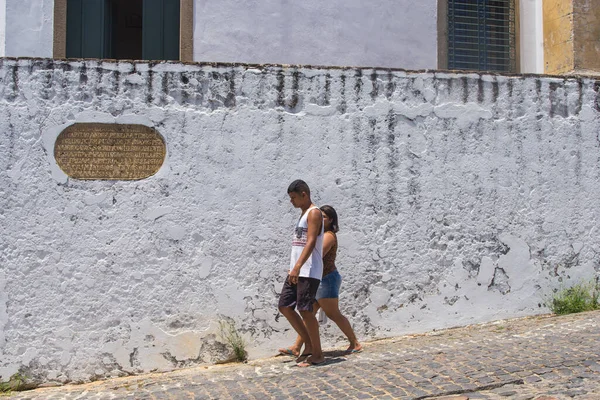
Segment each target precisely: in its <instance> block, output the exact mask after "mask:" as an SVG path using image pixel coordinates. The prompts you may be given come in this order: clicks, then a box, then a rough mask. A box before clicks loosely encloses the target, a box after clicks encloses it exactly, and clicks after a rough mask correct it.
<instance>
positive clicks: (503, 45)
mask: <svg viewBox="0 0 600 400" xmlns="http://www.w3.org/2000/svg"><path fill="white" fill-rule="evenodd" d="M448 68H450V69H465V70H469V69H472V70H483V71H499V72H515V71H516V39H515V7H514V0H449V1H448Z"/></svg>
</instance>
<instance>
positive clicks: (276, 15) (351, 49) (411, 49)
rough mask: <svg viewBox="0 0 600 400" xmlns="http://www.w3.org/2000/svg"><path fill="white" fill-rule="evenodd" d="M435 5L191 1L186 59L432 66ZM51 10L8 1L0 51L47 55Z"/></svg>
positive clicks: (40, 0)
mask: <svg viewBox="0 0 600 400" xmlns="http://www.w3.org/2000/svg"><path fill="white" fill-rule="evenodd" d="M3 1H6V0H3ZM436 7H437V0H424V1H419V2H414V1H411V0H376V1H374V2H370V3H368V4H367V3H365V2H363V1H360V0H344V1H342V0H332V1H327V2H323V1H319V0H308V1H302V2H293V1H280V0H263V1H255V0H246V1H233V0H223V1H218V2H214V1H212V2H211V1H205V0H196V2H195V4H194V10H195V13H194V60H196V61H231V62H243V63H284V64H312V65H344V66H356V65H366V66H383V67H403V68H409V69H420V68H436V57H437V50H436V49H437V33H436V32H437V27H436V26H437V25H436V24H437V23H436ZM53 8H54V1H53V0H19V1H16V0H15V1H9V2H8V7H7V21H8V24H7V27H6V43H7V47H6V56H11V57H52V40H53V15H54V14H53V13H54V10H53Z"/></svg>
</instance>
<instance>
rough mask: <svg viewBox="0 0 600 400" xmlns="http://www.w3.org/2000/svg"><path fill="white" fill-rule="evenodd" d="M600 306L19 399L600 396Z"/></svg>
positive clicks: (28, 394)
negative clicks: (346, 351)
mask: <svg viewBox="0 0 600 400" xmlns="http://www.w3.org/2000/svg"><path fill="white" fill-rule="evenodd" d="M599 344H600V312H590V313H582V314H575V315H569V316H562V317H556V316H539V317H530V318H524V319H516V320H509V321H499V322H494V323H488V324H484V325H476V326H470V327H465V328H456V329H449V330H443V331H436V332H430V333H427V334H424V335H413V336H404V337H398V338H393V339H386V340H380V341H375V342H371V343H366V344H365V351H363V352H362V353H360V354H354V355H350V356H345V355H343V353H342V352H341V351H335V350H332V351H328V352H326V357H327V363H326V364H325V365H323V366H318V367H310V368H298V367H296V365H295V363H294V361H293V359H292V358H290V357H285V356H278V357H273V358H269V359H263V360H252V361H250V362H249V363H247V364H229V365H217V366H210V367H196V368H192V369H186V370H180V371H176V372H170V373H162V374H158V373H157V374H148V375H143V376H135V377H128V378H119V379H113V380H108V381H101V382H94V383H90V384H85V385H67V386H63V387H54V388H43V389H37V390H33V391H27V392H21V393H15V394H13V395H12V396H9V398H10V399H15V400H16V399H343V398H347V399H442V398H443V399H446V398H448V399H450V398H451V399H462V400H465V399H519V400H526V399H540V400H541V399H544V400H550V399H560V400H562V399H570V398H576V399H581V400H583V399H589V400H592V399H600V346H599Z"/></svg>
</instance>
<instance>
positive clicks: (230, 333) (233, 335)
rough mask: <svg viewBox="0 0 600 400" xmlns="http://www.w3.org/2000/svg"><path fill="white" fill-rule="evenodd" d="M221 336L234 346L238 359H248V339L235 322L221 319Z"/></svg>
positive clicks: (240, 360) (234, 353) (234, 352)
mask: <svg viewBox="0 0 600 400" xmlns="http://www.w3.org/2000/svg"><path fill="white" fill-rule="evenodd" d="M219 336H220V338H221V340H223V341H224V342H225V343H227V344H228V345H229V346H231V347H232V349H233V355H234V356H235V359H236V360H237V361H239V362H244V361H246V360H247V359H248V352H247V351H246V341H245V340H244V338H243V337H242V335H240V333H239V332H238V330H237V329H236V327H235V324H234V323H233V322H231V321H226V320H221V321H219Z"/></svg>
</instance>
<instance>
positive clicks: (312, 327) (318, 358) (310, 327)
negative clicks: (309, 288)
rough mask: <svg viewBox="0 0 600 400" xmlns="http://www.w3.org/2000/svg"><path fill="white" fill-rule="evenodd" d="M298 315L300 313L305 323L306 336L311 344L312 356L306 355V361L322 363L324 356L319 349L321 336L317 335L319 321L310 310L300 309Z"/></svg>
mask: <svg viewBox="0 0 600 400" xmlns="http://www.w3.org/2000/svg"><path fill="white" fill-rule="evenodd" d="M300 315H302V319H303V320H304V325H306V330H307V331H308V336H309V338H310V341H311V344H312V351H311V353H312V356H310V357H308V358H307V360H306V362H307V363H309V364H310V363H315V364H318V363H322V362H323V361H325V357H323V351H322V350H321V338H320V337H319V321H317V318H316V317H315V314H314V313H313V312H312V311H300Z"/></svg>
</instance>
